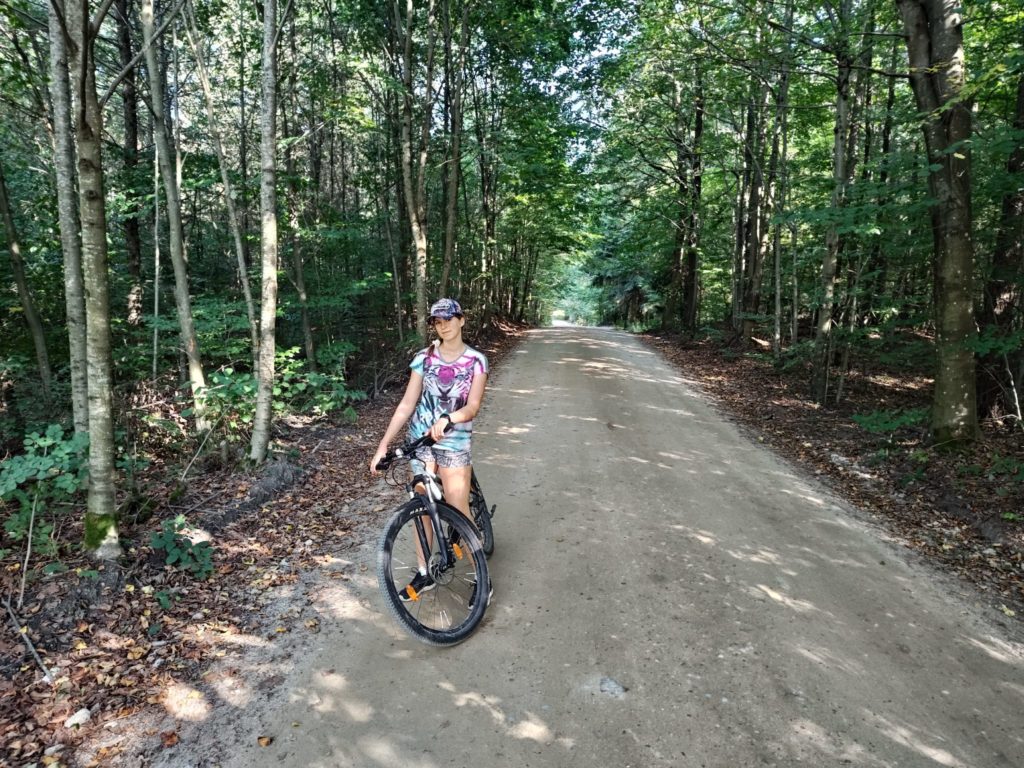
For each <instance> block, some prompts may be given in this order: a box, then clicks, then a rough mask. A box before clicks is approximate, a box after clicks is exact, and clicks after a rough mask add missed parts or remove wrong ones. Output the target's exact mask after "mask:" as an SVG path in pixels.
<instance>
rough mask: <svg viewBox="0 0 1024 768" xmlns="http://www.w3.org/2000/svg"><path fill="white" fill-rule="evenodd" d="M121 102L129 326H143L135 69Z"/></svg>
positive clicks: (122, 49) (120, 10) (124, 46)
mask: <svg viewBox="0 0 1024 768" xmlns="http://www.w3.org/2000/svg"><path fill="white" fill-rule="evenodd" d="M129 5H130V2H129V0H117V13H115V14H114V16H115V17H116V19H117V49H118V56H119V59H120V64H121V67H122V69H125V68H128V65H129V64H130V63H131V61H132V57H133V55H134V54H133V53H132V34H131V24H130V23H129V21H128V19H129V18H130V16H129ZM121 89H122V90H121V103H122V104H123V105H124V152H123V160H124V173H125V177H126V179H127V185H128V188H127V190H126V198H127V199H126V204H127V210H125V212H124V218H123V220H122V224H121V227H122V230H123V231H124V250H125V256H126V257H127V261H128V275H129V277H130V278H131V287H130V288H129V289H128V324H129V325H132V326H138V325H139V324H140V323H142V294H143V288H142V239H141V238H140V237H139V199H138V195H137V194H136V170H137V168H138V159H139V112H138V107H137V97H136V93H135V69H134V67H132V68H128V70H127V74H126V75H125V76H124V80H123V81H122V83H121Z"/></svg>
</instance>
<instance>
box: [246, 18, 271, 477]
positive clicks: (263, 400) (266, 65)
mask: <svg viewBox="0 0 1024 768" xmlns="http://www.w3.org/2000/svg"><path fill="white" fill-rule="evenodd" d="M276 33H277V1H276V0H263V67H262V84H263V88H262V90H263V100H262V104H261V105H260V168H261V172H260V218H261V226H260V252H261V261H262V265H263V270H262V271H263V281H262V291H261V295H260V360H259V367H258V368H257V370H256V373H257V380H258V389H257V392H256V414H255V416H254V419H253V428H252V443H251V445H250V452H249V458H251V459H252V460H253V461H254V462H256V463H257V464H262V463H263V462H264V461H265V460H266V458H267V449H268V448H269V447H270V424H271V415H272V407H271V406H272V404H273V394H274V356H275V355H276V352H277V349H276V342H275V328H276V322H277V51H276V46H275V42H276Z"/></svg>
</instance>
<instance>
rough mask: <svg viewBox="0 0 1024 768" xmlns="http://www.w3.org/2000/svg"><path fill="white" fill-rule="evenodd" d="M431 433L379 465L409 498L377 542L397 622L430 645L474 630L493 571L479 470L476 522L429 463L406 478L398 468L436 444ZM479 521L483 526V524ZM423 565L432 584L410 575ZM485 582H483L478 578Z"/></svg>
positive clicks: (474, 492)
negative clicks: (448, 497)
mask: <svg viewBox="0 0 1024 768" xmlns="http://www.w3.org/2000/svg"><path fill="white" fill-rule="evenodd" d="M433 442H434V441H433V440H431V438H430V435H429V434H427V435H424V436H423V437H421V438H419V439H418V440H414V441H412V442H411V443H407V444H405V445H403V446H401V447H398V448H395V449H392V450H390V451H388V453H387V454H386V455H385V456H384V458H382V459H381V460H380V461H379V462H378V464H377V469H378V470H381V471H387V470H389V469H390V470H392V471H391V473H390V474H389V475H388V476H387V477H386V480H387V481H388V482H391V483H393V484H394V485H404V487H405V490H406V493H407V494H408V496H409V500H408V501H406V502H405V503H404V504H402V505H401V506H400V507H399V508H398V509H397V510H396V511H395V513H394V514H393V515H392V516H391V519H390V520H389V521H388V522H387V524H386V525H385V526H384V533H383V535H382V536H381V539H380V543H379V545H378V547H377V583H378V586H379V587H380V591H381V594H382V595H383V596H384V602H385V603H386V604H387V606H388V610H389V611H390V613H391V615H392V616H393V617H394V618H395V620H396V621H397V622H398V624H399V626H401V627H402V628H403V629H405V630H406V631H407V632H409V634H411V635H412V636H413V637H415V638H416V639H417V640H421V641H423V642H425V643H427V644H429V645H437V646H445V645H455V644H456V643H460V642H462V641H463V640H465V639H466V638H467V637H469V635H470V634H472V632H473V631H474V630H475V629H476V628H477V626H478V625H479V624H480V622H481V621H482V620H483V617H484V613H485V612H486V610H487V605H488V603H489V602H490V584H491V581H490V576H489V574H488V569H487V554H486V551H485V547H487V546H489V548H490V550H491V551H493V549H494V533H493V529H492V526H491V515H492V514H493V507H492V508H491V509H488V508H487V503H486V501H485V500H484V496H483V491H482V490H481V488H480V483H479V481H477V479H476V475H475V473H474V474H473V476H472V479H471V485H470V507H471V510H473V513H474V517H475V518H476V519H478V520H479V522H478V523H477V524H476V525H474V523H472V522H470V520H469V519H468V518H467V517H466V516H465V515H463V514H462V513H461V512H459V511H458V510H457V509H455V508H454V507H452V506H451V505H449V504H447V503H446V502H445V500H444V492H443V489H442V487H441V479H440V478H439V477H438V476H437V475H436V474H434V473H433V472H428V471H426V470H425V471H424V472H422V473H419V474H416V475H414V476H413V477H412V478H411V480H408V481H406V482H404V483H403V482H400V481H399V480H398V478H397V476H396V475H397V469H398V466H399V464H400V463H401V462H402V461H409V460H411V459H412V458H413V455H414V453H415V451H416V449H417V448H419V447H420V446H425V445H432V444H433ZM478 526H479V527H478ZM423 567H425V568H426V570H427V574H428V576H429V577H430V579H432V582H433V583H432V585H431V586H430V587H428V588H427V589H425V590H422V591H419V592H417V591H416V590H415V589H413V587H412V584H411V582H412V580H413V578H414V577H415V576H416V574H417V573H418V572H419V571H420V569H421V568H423ZM480 585H486V586H485V587H483V588H482V589H478V586H480Z"/></svg>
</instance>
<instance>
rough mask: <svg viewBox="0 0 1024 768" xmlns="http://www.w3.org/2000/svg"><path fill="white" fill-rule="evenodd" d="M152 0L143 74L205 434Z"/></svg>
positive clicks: (147, 0)
mask: <svg viewBox="0 0 1024 768" xmlns="http://www.w3.org/2000/svg"><path fill="white" fill-rule="evenodd" d="M153 15H154V10H153V0H142V14H141V17H142V44H143V47H144V48H145V56H146V70H147V74H148V76H149V94H150V108H151V109H152V111H153V139H154V141H155V142H156V146H157V150H158V153H159V157H160V175H161V176H162V177H163V181H164V196H165V205H166V209H167V227H168V239H169V245H170V252H171V253H170V256H171V266H172V267H173V269H174V303H175V305H176V307H177V310H178V326H179V328H180V329H181V345H182V349H183V350H184V352H185V357H186V358H187V360H188V377H189V383H190V384H191V387H192V399H193V403H194V411H195V415H196V429H197V430H198V431H200V432H206V431H207V430H208V429H209V428H210V425H209V423H208V422H207V420H206V413H205V411H206V409H205V407H204V405H203V400H204V395H203V390H204V389H205V388H206V376H205V375H204V374H203V363H202V359H201V357H200V354H199V341H198V339H197V338H196V329H195V324H194V323H193V321H192V298H191V296H190V295H189V285H188V260H187V257H186V255H185V231H184V227H183V226H182V221H181V188H180V186H179V183H178V173H177V169H176V168H175V165H174V163H173V159H174V157H175V153H174V152H172V151H171V138H170V135H169V131H168V130H167V122H166V120H165V117H164V81H163V78H164V75H163V70H162V69H161V68H160V63H159V61H158V60H157V41H156V40H155V39H154V32H155V29H156V25H155V23H154V19H153Z"/></svg>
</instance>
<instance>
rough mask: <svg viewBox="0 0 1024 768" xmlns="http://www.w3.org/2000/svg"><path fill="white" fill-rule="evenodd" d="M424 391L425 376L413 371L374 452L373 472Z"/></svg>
mask: <svg viewBox="0 0 1024 768" xmlns="http://www.w3.org/2000/svg"><path fill="white" fill-rule="evenodd" d="M474 383H476V382H474ZM422 391H423V376H422V375H421V374H419V373H417V372H416V371H412V372H411V373H410V374H409V383H408V384H407V385H406V387H405V394H404V395H402V400H401V402H400V403H399V404H398V406H397V407H396V408H395V413H394V414H393V415H392V416H391V421H390V422H388V428H387V429H386V430H384V437H382V438H381V439H380V445H378V446H377V452H376V453H374V454H373V458H372V459H371V460H370V472H371V473H373V474H375V475H376V474H378V473H377V462H379V461H380V460H381V459H382V458H384V454H386V453H387V452H388V446H389V445H391V441H392V440H394V439H395V437H396V436H397V435H398V433H399V432H400V431H401V430H402V427H403V426H405V422H407V421H408V420H409V417H410V416H412V414H413V411H415V410H416V403H418V402H419V399H420V393H421V392H422Z"/></svg>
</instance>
